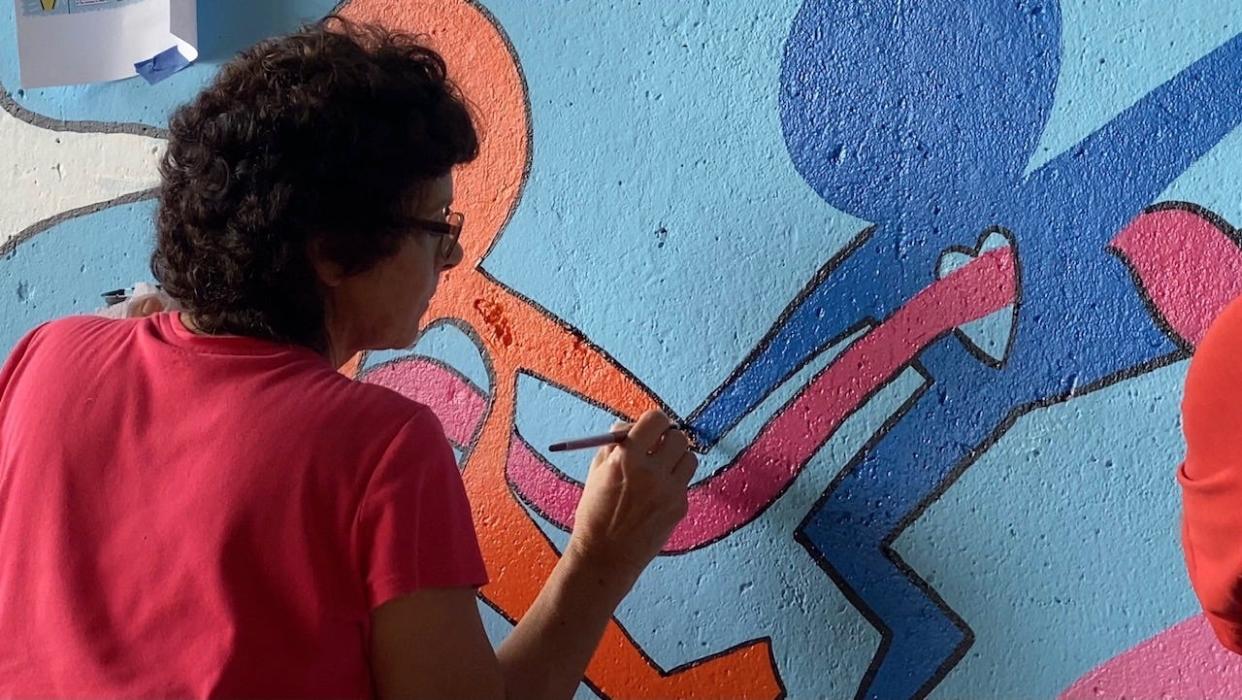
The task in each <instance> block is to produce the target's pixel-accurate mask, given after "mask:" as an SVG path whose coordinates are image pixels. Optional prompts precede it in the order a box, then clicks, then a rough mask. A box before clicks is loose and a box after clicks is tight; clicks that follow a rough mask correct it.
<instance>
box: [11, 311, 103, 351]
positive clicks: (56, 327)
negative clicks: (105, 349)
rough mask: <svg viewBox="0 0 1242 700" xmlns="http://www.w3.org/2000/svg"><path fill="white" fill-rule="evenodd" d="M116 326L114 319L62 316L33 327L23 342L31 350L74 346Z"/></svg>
mask: <svg viewBox="0 0 1242 700" xmlns="http://www.w3.org/2000/svg"><path fill="white" fill-rule="evenodd" d="M117 324H118V321H116V320H114V319H109V318H102V317H100V316H88V315H76V316H63V317H60V318H56V319H52V320H50V321H45V322H43V323H41V324H39V325H38V326H36V327H34V328H33V329H31V330H30V331H29V332H28V333H27V334H26V338H25V341H26V342H27V343H28V344H29V346H30V347H31V348H36V347H39V346H43V345H51V346H57V347H58V348H59V346H62V345H64V344H66V343H69V344H73V345H75V346H76V345H78V344H79V343H82V342H84V341H87V340H89V339H91V338H93V337H96V336H97V335H98V333H99V332H100V331H103V330H108V329H113V328H116V325H117Z"/></svg>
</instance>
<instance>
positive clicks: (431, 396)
mask: <svg viewBox="0 0 1242 700" xmlns="http://www.w3.org/2000/svg"><path fill="white" fill-rule="evenodd" d="M362 381H364V382H367V383H369V384H378V385H379V386H383V387H387V388H389V389H392V390H393V391H395V392H397V393H399V394H401V395H403V396H405V397H407V398H410V399H413V400H414V401H417V402H419V403H421V404H424V405H426V406H427V407H428V408H430V409H431V410H432V412H434V413H435V414H436V417H438V418H439V419H440V422H441V423H442V424H443V425H444V433H445V435H446V436H448V439H449V442H451V443H453V445H455V446H456V447H466V446H468V445H469V444H470V441H471V440H473V439H474V434H475V433H476V432H477V431H478V429H479V424H480V423H481V422H482V421H483V416H484V414H486V412H487V400H486V399H485V398H484V396H483V394H482V393H481V392H479V391H478V389H476V388H475V387H474V386H472V385H471V384H470V382H468V381H466V379H465V378H463V377H462V376H460V375H459V374H457V373H456V372H454V371H453V370H451V369H449V368H447V367H445V366H443V365H440V364H438V363H436V362H434V361H432V360H429V359H426V358H422V357H415V358H409V359H404V360H399V361H397V362H393V363H391V364H386V365H381V366H379V367H376V368H375V369H373V370H371V371H369V372H367V373H366V374H364V375H363V376H362Z"/></svg>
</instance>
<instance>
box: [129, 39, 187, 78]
mask: <svg viewBox="0 0 1242 700" xmlns="http://www.w3.org/2000/svg"><path fill="white" fill-rule="evenodd" d="M188 65H190V59H188V58H186V57H185V56H184V55H182V53H181V51H179V50H178V49H177V47H176V46H173V47H171V48H168V49H166V50H164V51H161V52H159V53H157V54H155V55H154V56H152V57H151V58H148V59H147V60H145V61H139V62H137V63H135V64H134V70H136V71H138V75H141V76H142V77H143V79H144V80H146V81H147V82H148V83H150V84H151V85H154V84H156V83H158V82H160V81H161V80H164V79H165V78H167V77H169V76H170V75H172V74H173V73H176V72H177V71H179V70H181V69H182V68H185V67H186V66H188Z"/></svg>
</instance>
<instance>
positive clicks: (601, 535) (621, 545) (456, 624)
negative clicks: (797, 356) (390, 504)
mask: <svg viewBox="0 0 1242 700" xmlns="http://www.w3.org/2000/svg"><path fill="white" fill-rule="evenodd" d="M697 466H698V461H697V459H696V458H695V456H694V454H693V453H692V452H690V451H689V441H688V440H687V439H686V436H685V435H684V434H683V433H681V432H680V431H678V430H674V429H672V426H671V425H670V423H669V421H668V418H667V417H665V416H664V415H663V414H661V413H658V412H655V411H652V412H649V413H647V414H644V415H643V417H642V418H641V419H639V421H638V422H637V423H635V424H634V426H633V427H632V428H631V429H630V434H629V437H627V438H626V441H625V442H624V443H622V444H621V445H618V446H610V447H606V448H603V449H601V450H600V451H599V453H598V454H597V455H596V457H595V460H594V461H593V462H592V464H591V472H590V476H588V478H587V483H586V487H585V489H584V492H583V497H582V502H581V503H580V504H579V506H578V512H577V515H576V518H575V525H574V533H573V536H572V537H571V538H570V544H569V546H568V547H567V548H566V550H565V553H564V555H563V556H562V557H561V560H560V562H559V563H558V564H557V566H556V568H555V569H554V570H553V572H552V576H551V577H550V578H549V579H548V581H547V583H546V584H545V585H544V587H543V590H542V591H540V593H539V596H538V598H536V600H535V603H534V605H532V606H531V609H530V610H529V611H528V612H527V614H526V616H525V617H523V618H522V620H521V621H520V622H519V623H518V625H517V627H516V628H515V629H514V630H513V632H512V633H511V634H510V635H509V637H508V638H507V639H506V640H505V642H504V644H502V645H501V647H500V649H499V650H498V651H497V652H496V653H493V652H492V650H491V648H490V645H489V644H488V641H487V637H486V635H485V634H484V632H483V626H482V623H481V621H480V619H479V614H478V609H477V607H476V603H475V599H474V592H473V590H471V589H451V590H423V591H417V592H415V593H413V594H410V595H408V596H403V597H401V598H398V599H396V600H394V601H391V602H389V603H386V604H384V605H381V606H380V607H379V608H377V609H376V610H375V611H374V613H373V619H374V635H373V648H372V668H373V673H374V676H375V682H376V686H377V689H378V691H379V694H380V697H384V698H387V697H437V698H459V697H460V698H499V697H506V698H510V699H512V698H569V697H571V696H572V695H573V693H574V690H575V689H576V688H577V686H578V684H579V683H580V682H581V680H582V675H583V673H584V672H585V670H586V666H587V664H588V663H589V662H590V660H591V655H592V654H593V653H594V651H595V647H596V646H597V645H598V644H599V640H600V637H601V636H602V635H603V632H604V628H605V626H606V625H607V624H608V620H609V619H610V618H611V617H612V614H613V612H614V611H615V610H616V607H617V605H618V604H620V602H621V600H622V599H623V598H624V597H625V595H626V594H627V593H628V592H629V590H630V588H631V587H632V586H633V585H634V582H635V581H636V580H637V579H638V576H639V574H640V573H641V572H642V570H643V569H644V568H646V566H647V564H648V563H650V561H651V560H652V559H653V558H655V556H656V554H658V553H659V551H660V548H661V547H662V546H663V545H664V543H665V542H666V541H667V540H668V536H669V533H671V532H672V530H673V527H675V526H676V525H677V523H678V522H679V521H680V520H681V518H682V517H684V516H685V512H686V487H687V485H688V484H689V482H690V480H691V478H692V477H693V475H694V470H695V469H696V468H697Z"/></svg>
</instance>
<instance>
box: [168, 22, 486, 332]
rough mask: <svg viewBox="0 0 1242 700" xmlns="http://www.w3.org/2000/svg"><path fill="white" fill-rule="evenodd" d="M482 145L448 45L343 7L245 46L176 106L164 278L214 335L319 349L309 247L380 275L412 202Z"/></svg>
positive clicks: (318, 307)
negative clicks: (342, 12)
mask: <svg viewBox="0 0 1242 700" xmlns="http://www.w3.org/2000/svg"><path fill="white" fill-rule="evenodd" d="M477 154H478V136H477V134H476V132H475V129H474V125H473V121H472V119H471V116H470V111H469V109H468V107H467V104H466V102H465V99H464V98H463V97H462V95H461V93H460V92H459V90H458V89H457V87H456V86H455V85H454V84H453V83H452V81H450V80H449V78H448V76H447V71H446V68H445V63H444V59H443V58H441V57H440V55H439V54H437V53H436V52H435V51H433V50H432V49H430V48H428V47H426V46H425V45H423V44H421V43H420V42H419V40H418V39H417V38H415V37H413V36H411V35H408V34H402V33H398V32H392V31H388V30H385V29H382V28H379V27H375V26H370V25H363V24H356V23H352V22H348V21H346V20H344V19H342V18H340V17H337V16H330V17H328V18H326V19H325V20H323V21H320V22H318V23H315V24H313V25H308V26H306V27H303V28H302V29H301V30H300V31H298V32H296V33H294V34H292V35H289V36H285V37H280V38H275V39H269V40H266V41H263V42H261V43H259V44H257V45H255V46H254V47H252V48H250V49H248V50H246V51H244V52H242V53H241V54H240V55H239V56H237V57H236V58H235V59H233V60H232V61H230V62H229V63H228V64H226V65H225V66H224V67H223V68H221V70H220V72H219V74H218V75H217V76H216V78H215V80H214V81H213V82H212V83H211V84H210V85H209V86H208V87H207V88H206V89H205V90H203V92H202V93H200V94H199V95H198V96H197V97H196V98H195V99H194V100H193V101H191V102H190V103H188V104H186V105H183V106H182V107H180V108H179V109H178V110H177V111H176V112H175V113H174V114H173V116H172V119H171V121H170V124H169V142H168V148H167V151H166V152H165V154H164V156H163V160H162V161H161V163H160V174H161V176H162V179H163V183H162V187H161V189H160V195H159V212H158V215H157V220H156V228H157V237H156V246H155V252H154V253H153V254H152V256H151V271H152V273H153V274H154V275H155V278H156V279H157V280H159V282H160V283H161V284H162V285H163V288H164V291H166V292H167V293H168V294H169V295H170V296H171V297H173V298H174V299H175V300H176V301H177V302H178V303H179V304H180V305H181V306H182V307H183V308H184V309H185V310H186V311H187V312H188V313H189V314H191V315H192V316H193V318H194V322H195V325H197V326H198V327H199V328H201V329H202V330H203V331H205V332H207V333H229V334H235V335H247V336H253V337H259V338H266V339H270V340H274V341H277V342H284V343H294V344H298V345H303V346H306V347H310V348H312V349H315V350H317V351H320V352H322V351H324V350H325V349H326V345H327V342H326V341H327V339H326V332H325V329H324V313H325V309H324V296H323V290H322V289H321V285H320V282H319V280H318V277H317V275H316V274H315V270H314V268H313V267H312V265H311V261H310V257H309V255H308V245H309V243H310V241H311V240H315V241H316V242H317V245H318V246H319V250H320V252H321V254H322V255H324V256H326V257H328V258H329V259H331V260H334V261H335V262H337V263H339V264H340V265H341V266H342V268H343V269H344V270H345V272H346V274H356V273H359V272H362V271H365V270H367V269H368V268H370V267H371V266H372V265H374V264H376V263H377V262H379V261H380V260H382V259H383V258H385V257H388V256H390V255H392V254H393V253H395V252H396V250H397V246H398V244H399V242H400V238H401V237H403V236H405V235H408V233H407V232H408V231H409V227H408V226H403V219H408V215H409V212H408V211H406V212H403V211H402V204H403V203H405V202H408V200H409V198H410V197H411V196H418V192H419V190H420V188H421V186H422V185H425V184H426V183H427V182H429V181H431V180H434V179H436V178H438V177H442V176H443V175H445V174H447V173H448V172H449V171H450V170H451V169H452V167H453V166H454V165H457V164H460V163H465V162H468V161H470V160H473V159H474V158H475V157H476V155H477Z"/></svg>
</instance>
